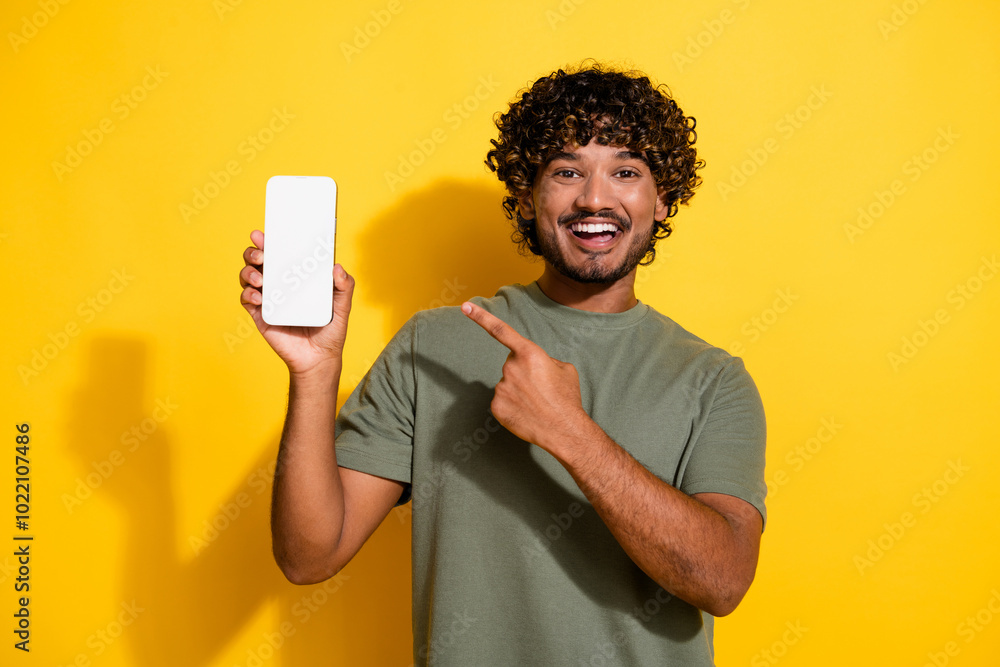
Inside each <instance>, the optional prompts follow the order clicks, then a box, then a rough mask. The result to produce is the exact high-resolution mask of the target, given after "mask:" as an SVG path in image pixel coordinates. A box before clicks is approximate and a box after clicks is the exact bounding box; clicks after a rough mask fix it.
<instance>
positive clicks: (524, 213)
mask: <svg viewBox="0 0 1000 667" xmlns="http://www.w3.org/2000/svg"><path fill="white" fill-rule="evenodd" d="M531 196H532V193H531V192H528V194H526V195H524V196H522V197H518V198H517V212H518V213H520V214H521V217H522V218H524V219H525V220H534V219H535V202H534V201H532V199H531Z"/></svg>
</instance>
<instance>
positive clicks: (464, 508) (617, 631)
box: [336, 283, 766, 667]
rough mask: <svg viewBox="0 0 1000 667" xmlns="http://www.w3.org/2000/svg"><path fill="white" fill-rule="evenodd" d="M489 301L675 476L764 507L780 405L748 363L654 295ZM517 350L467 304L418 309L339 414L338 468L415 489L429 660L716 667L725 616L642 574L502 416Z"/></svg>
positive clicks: (418, 573)
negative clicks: (765, 400)
mask: <svg viewBox="0 0 1000 667" xmlns="http://www.w3.org/2000/svg"><path fill="white" fill-rule="evenodd" d="M473 301H474V302H475V303H477V304H479V305H481V306H482V307H484V308H485V309H486V310H488V311H490V312H492V313H493V314H494V315H496V316H497V317H499V318H500V319H502V320H504V321H505V322H507V323H508V324H510V325H511V326H512V327H513V328H514V329H516V330H517V331H518V332H519V333H520V334H521V335H523V336H525V337H526V338H528V339H530V340H532V341H534V342H535V343H537V344H538V345H540V346H541V347H542V348H544V349H545V351H546V352H548V354H549V355H550V356H552V357H554V358H556V359H559V360H560V361H565V362H569V363H572V364H573V365H574V366H575V367H576V369H577V371H578V373H579V376H580V391H581V394H582V399H583V406H584V408H585V409H586V410H587V413H588V414H589V415H590V416H591V418H592V419H594V421H596V422H597V423H598V424H599V425H600V426H601V428H603V429H604V431H605V432H606V433H607V434H608V435H609V436H610V437H611V438H613V439H614V440H615V442H617V443H618V444H619V445H621V446H622V447H623V448H625V449H626V450H627V451H628V452H629V453H630V454H631V455H632V456H633V457H635V459H636V460H638V461H639V462H640V463H642V464H643V465H644V466H646V467H647V468H648V469H649V470H651V471H652V472H653V473H654V474H656V475H657V476H658V477H660V478H661V479H662V480H664V481H665V482H667V483H669V484H671V485H673V486H674V487H676V488H678V489H680V490H681V491H684V492H685V493H688V494H694V493H701V492H715V493H725V494H729V495H733V496H737V497H739V498H742V499H744V500H746V501H747V502H749V503H751V504H753V505H754V506H755V507H756V508H757V509H758V510H759V511H760V513H761V516H762V517H765V518H766V514H765V508H764V496H765V493H766V487H765V484H764V441H765V429H764V411H763V407H762V404H761V400H760V395H759V394H758V392H757V388H756V386H755V385H754V382H753V380H752V379H751V378H750V375H749V374H748V373H747V371H746V369H745V368H744V366H743V362H742V361H741V360H740V359H739V358H738V357H733V356H731V355H729V354H728V353H727V352H725V351H724V350H721V349H719V348H716V347H713V346H711V345H709V344H708V343H706V342H705V341H703V340H701V339H700V338H698V337H696V336H694V335H692V334H691V333H689V332H687V331H686V330H684V329H683V328H681V327H680V326H679V325H678V324H676V323H675V322H674V321H673V320H671V319H670V318H668V317H665V316H663V315H661V314H659V313H657V312H656V311H655V310H653V309H652V308H650V307H649V306H647V305H645V304H642V303H639V304H638V305H636V306H635V307H633V308H632V309H630V310H628V311H626V312H624V313H590V312H585V311H581V310H576V309H574V308H569V307H567V306H563V305H561V304H558V303H556V302H554V301H552V300H551V299H549V298H548V297H546V296H545V294H544V293H542V291H541V290H540V289H539V287H538V285H537V284H536V283H532V284H530V285H527V286H522V285H512V286H507V287H504V288H501V289H500V291H499V292H497V295H496V296H495V297H493V298H491V299H483V298H479V297H476V298H475V299H473ZM508 352H509V351H508V350H507V348H505V347H504V346H502V345H501V344H500V343H498V342H497V341H495V340H494V339H493V338H491V337H490V336H489V335H488V334H487V333H486V332H485V331H483V330H482V329H481V328H480V327H479V326H478V325H477V324H476V323H474V322H472V321H471V320H469V319H468V318H467V317H466V316H465V315H464V314H463V313H462V312H461V310H460V309H459V308H457V307H448V308H437V309H434V310H428V311H422V312H419V313H417V314H416V315H415V316H414V317H413V318H412V319H410V321H409V322H407V323H406V324H405V325H404V326H403V327H402V329H400V331H399V332H398V333H397V334H396V336H395V337H394V338H393V339H392V341H390V343H389V344H388V345H387V346H386V348H385V350H384V351H383V353H382V354H381V355H380V356H379V358H378V360H377V361H376V362H375V364H374V365H373V366H372V369H371V370H370V371H369V373H368V375H367V376H366V377H365V379H364V380H363V381H362V382H361V384H360V385H358V387H357V388H356V389H355V390H354V392H353V393H352V394H351V396H350V397H349V398H348V400H347V402H346V403H345V405H344V407H343V409H342V410H341V411H340V414H339V416H338V420H337V426H336V435H337V445H336V448H337V462H338V464H339V465H341V466H344V467H347V468H352V469H356V470H360V471H363V472H366V473H370V474H373V475H378V476H380V477H386V478H389V479H394V480H398V481H402V482H407V483H408V484H409V485H410V486H409V487H408V489H407V492H404V494H403V497H402V498H401V499H400V503H404V502H406V501H407V500H408V499H410V498H411V497H412V503H413V505H412V512H413V552H412V559H413V634H414V661H415V663H416V664H417V665H441V666H449V667H450V666H456V667H468V666H469V665H476V666H479V667H484V666H488V665H504V666H509V665H546V666H559V665H567V666H569V665H572V666H573V667H579V666H582V665H605V664H606V665H611V664H617V665H683V666H685V667H692V666H695V665H711V664H713V662H712V661H713V658H712V655H713V649H712V619H711V617H710V616H709V615H708V614H703V613H702V612H700V611H699V610H698V609H697V608H695V607H693V606H691V605H689V604H687V603H686V602H683V601H681V600H679V599H676V598H673V597H672V596H670V595H669V594H668V593H667V592H666V591H664V590H663V589H662V588H661V587H660V586H659V585H657V584H656V583H655V582H654V581H653V580H652V579H651V578H649V577H648V576H647V575H646V574H645V573H644V572H643V571H642V570H640V569H639V567H638V566H636V565H635V563H634V562H633V561H632V560H631V559H630V558H629V556H628V554H626V553H625V551H624V550H623V549H622V548H621V546H620V545H619V544H618V542H617V541H616V540H615V538H614V536H613V535H612V534H611V532H610V531H609V530H608V528H607V526H606V525H605V524H604V522H603V521H602V520H601V518H600V517H599V516H598V515H597V513H596V512H595V511H594V509H593V507H592V506H591V505H590V503H589V502H588V501H587V499H586V497H585V496H584V495H583V493H582V492H581V491H580V489H579V487H578V486H577V485H576V483H575V482H574V481H573V479H572V477H571V476H570V475H569V473H568V472H567V471H566V469H565V468H563V467H562V465H561V464H560V463H559V462H558V461H557V460H556V459H555V458H553V457H552V456H551V455H549V454H548V453H547V452H545V451H544V450H542V449H541V448H540V447H537V446H535V445H531V444H529V443H527V442H524V441H523V440H520V439H519V438H517V437H515V436H514V435H513V434H511V433H510V432H509V431H507V430H506V429H505V428H503V427H502V426H500V425H499V423H498V422H497V421H496V420H495V419H494V418H493V416H492V414H491V413H490V408H489V406H490V401H491V400H492V398H493V389H494V387H495V386H496V383H497V382H498V381H499V380H500V378H501V375H502V372H501V368H502V366H503V363H504V361H505V360H506V358H507V354H508Z"/></svg>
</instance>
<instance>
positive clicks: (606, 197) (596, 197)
mask: <svg viewBox="0 0 1000 667" xmlns="http://www.w3.org/2000/svg"><path fill="white" fill-rule="evenodd" d="M576 205H577V208H579V209H581V210H584V211H593V212H597V211H603V210H605V209H612V208H614V207H615V205H614V190H613V188H612V184H611V183H610V181H609V179H607V178H602V177H601V176H599V175H596V174H591V175H590V176H588V177H587V178H586V179H585V180H584V182H583V184H582V186H581V189H580V194H579V196H578V197H577V198H576Z"/></svg>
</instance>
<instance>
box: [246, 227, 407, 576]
mask: <svg viewBox="0 0 1000 667" xmlns="http://www.w3.org/2000/svg"><path fill="white" fill-rule="evenodd" d="M250 239H251V241H252V242H253V244H254V245H253V246H251V247H249V248H247V249H246V250H245V251H244V252H243V261H244V267H243V268H242V269H241V270H240V275H239V278H240V286H241V287H242V288H243V291H242V292H241V293H240V303H242V304H243V306H244V308H246V310H247V312H248V313H249V314H250V316H251V317H252V318H253V320H254V323H255V324H256V325H257V329H258V331H260V333H261V335H262V336H263V337H264V340H265V341H267V343H268V345H270V346H271V347H272V348H273V349H274V351H275V352H277V353H278V356H279V357H281V359H282V361H284V362H285V364H286V365H287V366H288V371H289V378H290V380H289V390H288V412H287V415H286V417H285V426H284V430H283V431H282V435H281V445H280V447H279V450H278V461H277V466H276V468H275V473H274V489H273V492H272V500H271V538H272V549H273V551H274V557H275V560H276V561H277V562H278V566H279V567H280V568H281V571H282V572H283V573H284V574H285V576H286V577H287V578H288V579H289V581H292V582H293V583H296V584H310V583H317V582H320V581H323V580H325V579H328V578H329V577H331V576H333V575H334V574H336V573H337V572H338V571H340V569H341V568H343V567H344V565H346V564H347V562H348V561H350V559H351V558H352V557H353V556H354V554H356V553H357V552H358V550H359V549H360V548H361V546H362V545H363V544H364V542H365V540H367V539H368V537H370V536H371V534H372V533H373V532H375V529H376V528H377V527H378V525H379V524H380V523H381V522H382V520H383V519H384V518H385V517H386V515H387V514H388V513H389V511H390V510H391V509H392V507H393V504H394V503H395V502H396V501H397V500H398V499H399V497H400V495H401V494H402V491H403V488H404V485H403V484H402V483H400V482H396V481H393V480H388V479H383V478H381V477H376V476H374V475H367V474H365V473H361V472H357V471H353V470H347V469H345V468H340V467H339V466H338V465H337V455H336V451H335V449H334V420H335V418H336V411H337V387H338V385H339V383H340V374H341V369H342V367H343V351H344V342H345V340H346V338H347V321H348V317H349V315H350V312H351V299H352V297H353V294H354V279H353V278H351V276H349V275H348V274H347V272H346V271H344V269H343V267H341V266H340V265H339V264H337V265H336V266H335V267H334V269H333V279H334V292H333V319H332V320H331V322H330V323H329V324H327V325H326V326H324V327H281V326H270V325H268V324H267V323H266V322H264V319H263V314H262V308H263V306H262V303H263V300H262V297H261V291H260V290H261V286H262V285H263V275H262V274H263V271H264V266H263V258H264V234H263V233H262V232H260V231H259V230H254V231H253V233H252V234H251V235H250Z"/></svg>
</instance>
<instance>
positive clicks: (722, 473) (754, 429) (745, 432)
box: [680, 357, 767, 523]
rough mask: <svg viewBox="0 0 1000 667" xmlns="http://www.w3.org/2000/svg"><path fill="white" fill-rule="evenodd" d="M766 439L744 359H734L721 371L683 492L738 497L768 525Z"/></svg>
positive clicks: (761, 411) (761, 409) (761, 408)
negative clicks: (765, 500)
mask: <svg viewBox="0 0 1000 667" xmlns="http://www.w3.org/2000/svg"><path fill="white" fill-rule="evenodd" d="M765 441H766V427H765V422H764V405H763V403H762V402H761V399H760V393H759V392H758V391H757V385H756V384H754V381H753V379H752V378H751V377H750V374H749V373H748V372H747V370H746V367H745V366H744V365H743V360H742V359H740V358H739V357H732V358H730V359H729V360H728V361H727V363H726V364H725V365H724V366H723V368H722V370H721V371H720V373H719V380H718V382H717V383H716V385H715V392H714V394H713V395H712V397H711V400H710V404H709V407H708V415H707V417H706V419H705V421H704V423H703V425H702V428H701V430H700V432H699V433H698V435H697V439H696V440H695V443H694V446H693V447H692V450H691V455H690V458H689V459H688V462H687V466H686V468H685V471H684V476H683V478H682V482H681V487H680V488H681V491H683V492H684V493H687V494H689V495H693V494H695V493H724V494H727V495H730V496H736V497H737V498H741V499H743V500H745V501H747V502H748V503H750V504H751V505H753V506H754V507H756V508H757V511H759V512H760V516H761V518H762V519H763V521H764V522H765V523H766V522H767V512H766V508H765V506H764V497H765V496H766V495H767V485H766V484H765V482H764V464H765V457H764V445H765Z"/></svg>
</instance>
